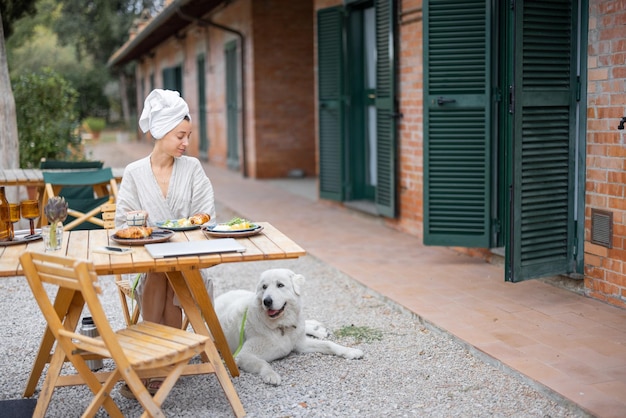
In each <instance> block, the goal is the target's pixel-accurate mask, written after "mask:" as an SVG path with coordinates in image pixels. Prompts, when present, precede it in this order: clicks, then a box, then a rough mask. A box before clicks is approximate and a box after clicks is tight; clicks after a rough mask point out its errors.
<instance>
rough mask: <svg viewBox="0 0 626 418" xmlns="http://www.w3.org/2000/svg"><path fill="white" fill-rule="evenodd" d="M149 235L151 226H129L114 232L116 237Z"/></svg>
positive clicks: (146, 236)
mask: <svg viewBox="0 0 626 418" xmlns="http://www.w3.org/2000/svg"><path fill="white" fill-rule="evenodd" d="M150 235H152V228H151V227H149V226H129V227H128V228H124V229H120V230H119V231H117V232H116V233H115V236H116V237H118V238H132V239H140V238H148V237H149V236H150Z"/></svg>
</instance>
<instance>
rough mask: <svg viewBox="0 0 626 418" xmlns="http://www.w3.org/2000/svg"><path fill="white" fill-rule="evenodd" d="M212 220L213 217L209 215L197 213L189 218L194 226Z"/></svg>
mask: <svg viewBox="0 0 626 418" xmlns="http://www.w3.org/2000/svg"><path fill="white" fill-rule="evenodd" d="M210 220H211V215H209V214H208V213H196V214H195V215H193V216H190V217H189V222H191V224H192V225H202V224H205V223H207V222H209V221H210Z"/></svg>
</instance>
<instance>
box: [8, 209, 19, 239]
mask: <svg viewBox="0 0 626 418" xmlns="http://www.w3.org/2000/svg"><path fill="white" fill-rule="evenodd" d="M9 220H10V221H11V231H9V235H10V236H9V239H10V240H14V239H15V228H13V224H14V223H15V222H19V221H20V204H19V203H9Z"/></svg>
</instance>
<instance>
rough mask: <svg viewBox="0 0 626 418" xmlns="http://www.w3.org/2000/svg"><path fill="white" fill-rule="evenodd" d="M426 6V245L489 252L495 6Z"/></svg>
mask: <svg viewBox="0 0 626 418" xmlns="http://www.w3.org/2000/svg"><path fill="white" fill-rule="evenodd" d="M424 4H425V5H424V243H425V244H427V245H455V246H466V247H483V248H485V247H489V246H490V237H491V217H492V214H491V199H492V190H491V187H490V178H491V175H492V174H491V165H492V164H491V163H490V162H491V142H492V141H491V139H492V138H491V137H492V133H491V123H492V122H491V115H492V113H493V112H492V106H491V103H490V80H491V74H490V71H491V60H490V50H491V48H490V45H491V38H490V36H491V30H490V28H491V24H490V23H491V22H490V16H491V11H490V7H491V4H492V2H489V1H483V0H469V1H468V0H454V1H452V0H428V1H425V2H424Z"/></svg>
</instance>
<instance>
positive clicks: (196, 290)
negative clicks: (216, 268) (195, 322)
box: [183, 270, 239, 376]
mask: <svg viewBox="0 0 626 418" xmlns="http://www.w3.org/2000/svg"><path fill="white" fill-rule="evenodd" d="M183 275H184V276H185V278H186V282H187V285H188V286H189V290H190V291H191V294H192V296H193V298H194V299H195V300H196V302H197V303H198V306H199V307H200V310H201V311H202V316H203V317H204V320H205V321H206V323H207V324H208V325H209V329H210V330H211V334H212V335H213V339H214V340H215V345H216V346H217V349H218V350H219V352H220V353H221V354H222V358H223V359H224V361H225V362H226V366H228V370H229V371H230V374H231V376H239V368H238V367H237V363H235V359H234V358H233V354H232V353H231V351H230V347H229V346H228V342H227V341H226V336H225V335H224V330H222V325H221V324H220V321H219V319H217V314H216V313H215V309H214V308H213V302H211V298H210V297H209V294H208V292H207V290H206V287H205V286H204V281H203V280H202V275H201V274H200V271H199V270H187V271H184V272H183Z"/></svg>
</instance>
